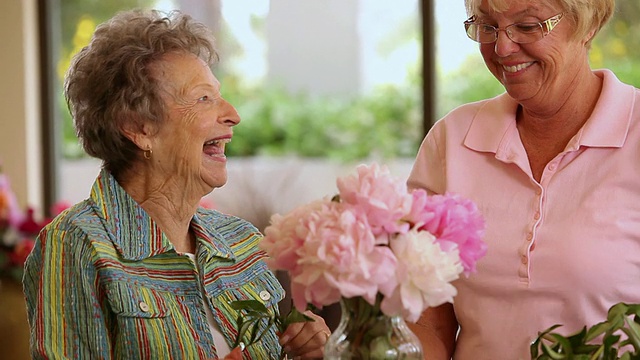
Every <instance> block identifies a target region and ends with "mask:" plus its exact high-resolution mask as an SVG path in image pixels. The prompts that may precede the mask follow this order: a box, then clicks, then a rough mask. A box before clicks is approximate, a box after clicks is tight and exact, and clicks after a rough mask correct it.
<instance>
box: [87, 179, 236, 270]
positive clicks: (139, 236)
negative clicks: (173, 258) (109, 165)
mask: <svg viewBox="0 0 640 360" xmlns="http://www.w3.org/2000/svg"><path fill="white" fill-rule="evenodd" d="M91 200H92V201H93V203H94V205H93V206H94V210H95V211H96V212H97V213H98V214H100V218H101V219H102V221H103V225H104V226H105V228H106V229H107V233H108V234H109V237H110V239H111V241H112V242H113V244H114V246H115V248H116V250H117V251H118V252H119V253H120V255H121V256H122V257H123V258H124V259H127V260H141V259H144V258H148V257H152V256H155V255H158V254H162V253H165V252H168V251H175V248H174V246H173V244H171V242H170V241H169V239H168V238H167V236H166V235H165V234H164V232H163V231H162V230H161V229H160V228H159V227H158V224H157V223H156V222H155V221H154V220H153V219H152V218H151V217H150V216H149V214H147V212H146V211H145V210H144V209H143V208H142V207H141V206H140V205H139V204H138V203H137V202H136V201H135V200H133V198H132V197H131V196H129V194H128V193H127V192H126V191H125V190H124V189H123V188H122V187H121V186H120V184H119V183H118V182H117V181H116V179H115V177H113V175H111V173H109V172H108V171H107V170H105V169H103V170H102V171H101V172H100V174H99V176H98V178H97V179H96V181H95V183H94V184H93V187H92V189H91ZM204 217H205V214H204V212H203V210H202V209H199V210H198V212H196V214H195V215H194V217H193V218H192V220H191V225H192V228H193V230H194V231H195V234H196V239H197V240H196V241H197V243H198V245H199V246H198V248H199V249H202V251H203V252H205V253H206V254H207V256H218V257H224V258H231V259H232V258H234V256H233V252H232V251H231V249H230V248H229V246H228V245H227V244H226V242H225V241H224V239H223V237H222V236H221V235H220V234H219V233H218V232H217V231H215V229H212V228H211V226H205V224H206V223H207V222H206V221H205V220H204V219H203V218H204Z"/></svg>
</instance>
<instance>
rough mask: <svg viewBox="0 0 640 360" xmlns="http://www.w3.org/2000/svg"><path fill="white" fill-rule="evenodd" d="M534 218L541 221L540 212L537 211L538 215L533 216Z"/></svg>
mask: <svg viewBox="0 0 640 360" xmlns="http://www.w3.org/2000/svg"><path fill="white" fill-rule="evenodd" d="M533 218H534V219H536V220H539V219H540V212H539V211H536V213H535V214H534V215H533Z"/></svg>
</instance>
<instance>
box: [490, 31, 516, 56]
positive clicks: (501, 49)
mask: <svg viewBox="0 0 640 360" xmlns="http://www.w3.org/2000/svg"><path fill="white" fill-rule="evenodd" d="M494 46H495V47H494V51H495V53H496V55H498V56H500V57H506V56H509V55H511V54H513V53H514V52H517V51H518V50H519V49H520V45H519V44H518V43H516V42H515V41H513V40H511V38H509V36H508V35H507V31H506V30H502V31H498V38H497V39H496V43H495V45H494Z"/></svg>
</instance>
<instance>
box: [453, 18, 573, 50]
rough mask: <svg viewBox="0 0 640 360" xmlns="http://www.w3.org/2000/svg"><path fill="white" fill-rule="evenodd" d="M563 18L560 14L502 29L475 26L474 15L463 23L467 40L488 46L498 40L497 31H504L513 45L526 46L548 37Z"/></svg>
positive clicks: (480, 25)
mask: <svg viewBox="0 0 640 360" xmlns="http://www.w3.org/2000/svg"><path fill="white" fill-rule="evenodd" d="M563 16H564V13H560V14H558V15H555V16H553V17H550V18H548V19H547V20H544V21H542V22H539V23H535V22H523V23H515V24H511V25H509V26H507V27H505V28H504V29H502V28H497V27H495V26H491V25H488V24H476V23H475V21H476V16H475V15H474V16H472V17H470V18H469V19H467V21H465V22H464V28H465V30H466V31H467V36H468V37H469V39H471V40H473V41H477V42H479V43H481V44H490V43H492V42H495V41H496V40H498V32H499V31H504V32H505V33H506V34H507V36H508V37H509V39H511V41H513V42H515V43H518V44H528V43H532V42H536V41H538V40H542V38H543V37H545V36H547V35H549V33H550V32H551V30H553V28H554V27H556V25H558V23H559V22H560V20H562V17H563Z"/></svg>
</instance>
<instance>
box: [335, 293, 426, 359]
mask: <svg viewBox="0 0 640 360" xmlns="http://www.w3.org/2000/svg"><path fill="white" fill-rule="evenodd" d="M379 304H380V299H378V301H377V302H376V305H371V304H369V303H368V302H366V301H365V300H364V299H363V298H361V297H355V298H350V299H342V300H341V302H340V305H341V308H342V315H341V319H340V324H339V325H338V328H337V329H336V330H335V331H334V332H333V334H331V336H330V337H329V340H328V341H327V344H326V345H325V350H324V358H325V359H327V360H347V359H376V360H379V359H385V360H386V359H389V360H390V359H407V360H409V359H411V360H413V359H415V360H422V359H423V353H422V345H421V344H420V340H418V337H417V336H415V334H413V332H411V330H410V329H409V327H408V326H407V324H406V322H405V321H404V319H403V318H402V317H400V316H387V315H385V314H383V313H382V311H380V306H379Z"/></svg>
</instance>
